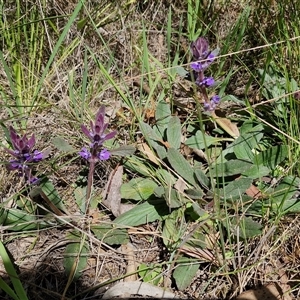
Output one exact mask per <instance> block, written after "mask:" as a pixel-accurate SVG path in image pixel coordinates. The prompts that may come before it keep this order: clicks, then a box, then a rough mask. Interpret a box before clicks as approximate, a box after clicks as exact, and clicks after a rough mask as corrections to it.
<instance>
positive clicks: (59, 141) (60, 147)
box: [52, 137, 76, 152]
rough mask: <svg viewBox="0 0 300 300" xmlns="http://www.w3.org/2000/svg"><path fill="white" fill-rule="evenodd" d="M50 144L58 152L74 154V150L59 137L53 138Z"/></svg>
mask: <svg viewBox="0 0 300 300" xmlns="http://www.w3.org/2000/svg"><path fill="white" fill-rule="evenodd" d="M52 144H53V145H54V146H55V147H56V148H57V149H58V150H59V151H63V152H75V151H76V149H75V148H73V147H72V146H71V145H70V144H69V143H68V142H67V141H66V140H65V139H63V138H61V137H55V138H53V139H52Z"/></svg>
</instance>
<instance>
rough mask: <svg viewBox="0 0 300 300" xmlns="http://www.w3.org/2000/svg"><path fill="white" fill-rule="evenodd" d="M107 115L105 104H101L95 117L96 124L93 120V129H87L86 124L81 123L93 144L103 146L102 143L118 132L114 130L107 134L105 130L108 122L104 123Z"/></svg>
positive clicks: (82, 128) (91, 123)
mask: <svg viewBox="0 0 300 300" xmlns="http://www.w3.org/2000/svg"><path fill="white" fill-rule="evenodd" d="M104 117H105V106H101V107H100V109H99V111H98V113H97V115H96V119H95V124H94V123H93V122H92V121H91V122H90V125H91V131H89V130H88V129H87V127H86V126H85V125H81V130H82V132H83V133H84V134H85V135H86V136H87V137H88V138H89V139H90V140H91V142H92V146H94V145H95V146H96V145H98V146H102V144H103V143H104V142H105V141H106V140H109V139H112V138H113V137H114V136H115V135H116V134H117V132H116V131H112V132H110V133H108V134H105V133H104V131H105V130H106V129H107V126H108V124H107V123H104Z"/></svg>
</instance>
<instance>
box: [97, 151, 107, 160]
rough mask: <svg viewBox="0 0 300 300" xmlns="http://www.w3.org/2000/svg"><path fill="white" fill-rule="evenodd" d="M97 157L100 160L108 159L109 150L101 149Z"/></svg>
mask: <svg viewBox="0 0 300 300" xmlns="http://www.w3.org/2000/svg"><path fill="white" fill-rule="evenodd" d="M98 158H99V159H100V160H108V159H109V158H110V152H109V151H108V150H107V149H103V150H102V151H101V152H100V153H99V154H98Z"/></svg>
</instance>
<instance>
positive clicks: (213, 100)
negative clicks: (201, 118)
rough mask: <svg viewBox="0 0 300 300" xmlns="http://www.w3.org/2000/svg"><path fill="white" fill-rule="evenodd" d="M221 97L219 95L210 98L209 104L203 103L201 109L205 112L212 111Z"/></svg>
mask: <svg viewBox="0 0 300 300" xmlns="http://www.w3.org/2000/svg"><path fill="white" fill-rule="evenodd" d="M220 100H221V97H220V96H219V95H215V96H212V97H211V98H210V101H209V102H204V104H203V108H204V110H205V111H214V110H215V109H216V107H217V104H219V103H220Z"/></svg>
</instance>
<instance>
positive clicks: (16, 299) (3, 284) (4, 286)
mask: <svg viewBox="0 0 300 300" xmlns="http://www.w3.org/2000/svg"><path fill="white" fill-rule="evenodd" d="M0 290H2V291H3V292H4V293H5V294H7V295H8V296H9V297H10V298H12V299H14V300H20V298H19V297H18V296H17V295H16V294H15V292H14V291H13V289H12V288H11V287H10V286H9V285H8V284H7V283H6V282H5V281H4V280H3V279H2V277H0ZM25 299H26V298H25ZM27 299H28V298H27Z"/></svg>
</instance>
